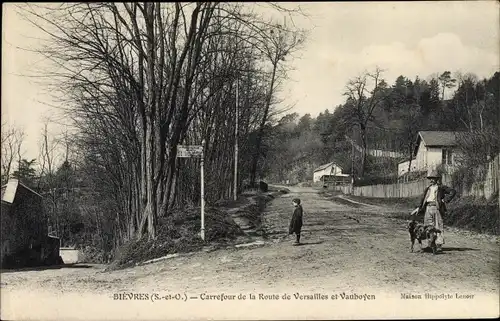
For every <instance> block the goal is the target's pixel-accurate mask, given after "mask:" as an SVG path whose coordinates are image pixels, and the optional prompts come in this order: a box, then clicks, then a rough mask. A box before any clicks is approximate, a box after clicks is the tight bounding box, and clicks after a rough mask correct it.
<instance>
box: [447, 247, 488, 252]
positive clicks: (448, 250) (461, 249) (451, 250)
mask: <svg viewBox="0 0 500 321" xmlns="http://www.w3.org/2000/svg"><path fill="white" fill-rule="evenodd" d="M464 251H480V250H479V249H473V248H470V247H443V252H464Z"/></svg>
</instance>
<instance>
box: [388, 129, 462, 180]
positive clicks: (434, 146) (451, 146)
mask: <svg viewBox="0 0 500 321" xmlns="http://www.w3.org/2000/svg"><path fill="white" fill-rule="evenodd" d="M457 133H458V132H451V131H420V132H418V135H417V143H416V147H415V150H414V152H413V155H412V156H413V158H414V159H412V166H411V167H412V168H411V171H412V172H413V171H428V170H429V169H435V168H436V167H438V166H440V165H445V166H446V167H447V168H448V169H449V170H453V169H454V167H455V165H456V161H457V155H458V152H457ZM408 162H409V161H405V162H403V163H400V164H399V165H398V174H399V175H403V174H405V173H407V172H408Z"/></svg>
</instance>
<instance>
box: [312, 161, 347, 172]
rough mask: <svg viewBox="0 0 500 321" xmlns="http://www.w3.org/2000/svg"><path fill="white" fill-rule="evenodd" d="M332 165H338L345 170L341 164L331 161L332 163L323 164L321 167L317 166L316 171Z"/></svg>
mask: <svg viewBox="0 0 500 321" xmlns="http://www.w3.org/2000/svg"><path fill="white" fill-rule="evenodd" d="M330 165H335V166H337V167H338V168H340V169H341V170H343V168H342V167H340V166H339V165H338V164H337V163H336V162H330V163H328V164H324V165H321V166H320V167H318V168H316V169H315V170H314V171H315V172H317V171H321V170H323V169H325V168H327V167H328V166H330Z"/></svg>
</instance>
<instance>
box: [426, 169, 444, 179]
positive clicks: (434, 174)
mask: <svg viewBox="0 0 500 321" xmlns="http://www.w3.org/2000/svg"><path fill="white" fill-rule="evenodd" d="M427 178H429V179H430V178H441V175H440V174H439V173H438V172H437V170H435V169H433V170H431V171H429V173H428V174H427Z"/></svg>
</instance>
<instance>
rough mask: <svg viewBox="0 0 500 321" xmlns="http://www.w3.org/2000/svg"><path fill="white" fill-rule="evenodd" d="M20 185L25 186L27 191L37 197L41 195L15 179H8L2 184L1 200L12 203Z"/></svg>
mask: <svg viewBox="0 0 500 321" xmlns="http://www.w3.org/2000/svg"><path fill="white" fill-rule="evenodd" d="M19 186H21V187H22V188H25V189H26V190H28V191H29V192H31V193H33V194H34V195H36V196H38V197H42V196H41V195H40V194H38V193H37V192H35V191H34V190H32V189H31V188H29V187H28V186H26V185H24V184H22V183H21V182H19V180H17V179H10V180H9V181H8V182H7V184H5V185H4V186H2V202H4V203H9V204H13V203H14V198H15V197H16V193H17V190H18V188H19Z"/></svg>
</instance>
